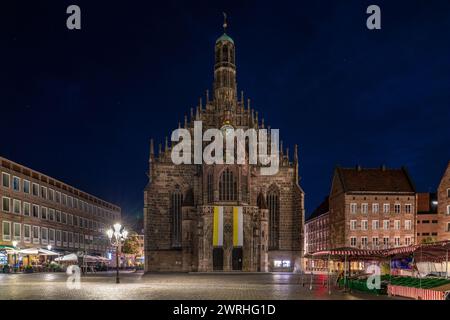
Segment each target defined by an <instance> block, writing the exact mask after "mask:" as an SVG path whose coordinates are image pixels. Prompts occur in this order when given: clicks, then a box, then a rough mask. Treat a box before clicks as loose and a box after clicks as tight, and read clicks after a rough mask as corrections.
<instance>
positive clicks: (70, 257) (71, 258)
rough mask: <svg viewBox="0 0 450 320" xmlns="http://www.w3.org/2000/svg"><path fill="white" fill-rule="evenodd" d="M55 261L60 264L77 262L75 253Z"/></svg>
mask: <svg viewBox="0 0 450 320" xmlns="http://www.w3.org/2000/svg"><path fill="white" fill-rule="evenodd" d="M55 261H60V262H68V261H78V256H77V255H76V254H75V253H71V254H68V255H65V256H62V257H59V258H56V259H55Z"/></svg>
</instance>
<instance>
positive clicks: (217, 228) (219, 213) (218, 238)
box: [213, 207, 223, 247]
mask: <svg viewBox="0 0 450 320" xmlns="http://www.w3.org/2000/svg"><path fill="white" fill-rule="evenodd" d="M213 246H215V247H220V246H223V207H214V220H213Z"/></svg>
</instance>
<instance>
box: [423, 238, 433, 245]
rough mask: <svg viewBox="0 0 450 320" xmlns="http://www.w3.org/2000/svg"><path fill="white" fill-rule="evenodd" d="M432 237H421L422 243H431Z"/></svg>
mask: <svg viewBox="0 0 450 320" xmlns="http://www.w3.org/2000/svg"><path fill="white" fill-rule="evenodd" d="M433 242H434V239H433V238H432V237H426V238H423V239H422V244H427V243H433Z"/></svg>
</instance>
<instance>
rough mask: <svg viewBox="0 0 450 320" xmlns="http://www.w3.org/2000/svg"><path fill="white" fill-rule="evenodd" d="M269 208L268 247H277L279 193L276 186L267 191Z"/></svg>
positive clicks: (278, 234)
mask: <svg viewBox="0 0 450 320" xmlns="http://www.w3.org/2000/svg"><path fill="white" fill-rule="evenodd" d="M267 206H268V208H269V248H270V249H278V239H279V236H280V194H279V192H278V189H277V188H271V190H270V191H269V192H268V193H267Z"/></svg>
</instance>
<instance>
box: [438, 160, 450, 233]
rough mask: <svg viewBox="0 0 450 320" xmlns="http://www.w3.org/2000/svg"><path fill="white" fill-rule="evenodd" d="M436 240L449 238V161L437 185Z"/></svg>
mask: <svg viewBox="0 0 450 320" xmlns="http://www.w3.org/2000/svg"><path fill="white" fill-rule="evenodd" d="M438 220H439V230H438V240H439V241H444V240H450V161H449V163H448V164H447V168H446V170H445V172H444V175H443V176H442V179H441V182H440V183H439V187H438Z"/></svg>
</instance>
